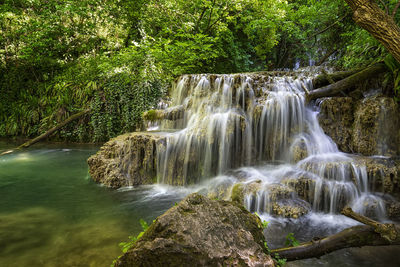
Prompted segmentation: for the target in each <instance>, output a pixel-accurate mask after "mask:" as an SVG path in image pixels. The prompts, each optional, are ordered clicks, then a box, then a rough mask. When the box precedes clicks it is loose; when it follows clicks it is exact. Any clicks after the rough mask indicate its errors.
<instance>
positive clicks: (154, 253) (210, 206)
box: [115, 194, 274, 266]
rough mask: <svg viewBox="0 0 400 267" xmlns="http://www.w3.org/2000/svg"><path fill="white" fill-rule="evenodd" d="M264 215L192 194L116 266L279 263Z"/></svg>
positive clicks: (161, 217)
mask: <svg viewBox="0 0 400 267" xmlns="http://www.w3.org/2000/svg"><path fill="white" fill-rule="evenodd" d="M263 243H264V235H263V231H262V226H261V222H260V220H259V218H258V217H257V216H256V215H253V214H251V213H249V212H248V211H246V210H245V209H244V208H243V207H240V206H239V205H235V204H232V203H231V202H226V201H215V200H210V199H208V198H206V197H203V196H201V195H199V194H191V195H189V196H188V197H186V198H185V199H184V200H183V201H181V202H180V203H179V205H177V206H174V207H172V208H171V209H169V210H168V211H167V212H166V213H165V214H164V215H162V216H160V217H159V218H157V219H156V221H155V222H154V223H153V224H152V225H151V226H150V227H149V229H148V230H147V231H146V232H145V233H144V235H143V236H142V237H141V238H140V239H139V240H138V241H137V242H136V243H135V244H134V245H133V247H132V248H130V249H129V250H128V252H127V253H125V254H124V255H123V256H122V257H121V258H120V259H119V260H118V261H117V263H116V264H115V266H274V262H273V260H272V259H271V257H270V256H269V255H267V254H265V252H266V249H265V248H264V246H263Z"/></svg>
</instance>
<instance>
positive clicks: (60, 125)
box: [17, 109, 90, 149]
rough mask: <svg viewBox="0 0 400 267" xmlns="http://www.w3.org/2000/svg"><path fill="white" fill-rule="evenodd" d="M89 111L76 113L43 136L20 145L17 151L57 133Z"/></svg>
mask: <svg viewBox="0 0 400 267" xmlns="http://www.w3.org/2000/svg"><path fill="white" fill-rule="evenodd" d="M89 111H90V109H86V110H84V111H81V112H78V113H76V114H74V115H72V116H70V117H68V119H66V120H65V121H63V122H61V123H59V124H57V125H56V126H54V127H53V128H51V129H50V130H48V131H47V132H45V133H44V134H42V135H40V136H38V137H36V138H34V139H31V140H29V141H28V142H26V143H23V144H22V145H20V146H19V147H18V148H17V149H22V148H27V147H30V146H31V145H33V144H35V143H37V142H39V141H40V140H43V139H45V138H46V137H48V136H49V135H51V134H52V133H54V132H56V131H58V130H59V129H61V128H62V127H64V126H65V125H67V124H69V123H70V122H72V121H74V120H76V119H79V118H80V117H82V116H83V115H85V114H87V113H89Z"/></svg>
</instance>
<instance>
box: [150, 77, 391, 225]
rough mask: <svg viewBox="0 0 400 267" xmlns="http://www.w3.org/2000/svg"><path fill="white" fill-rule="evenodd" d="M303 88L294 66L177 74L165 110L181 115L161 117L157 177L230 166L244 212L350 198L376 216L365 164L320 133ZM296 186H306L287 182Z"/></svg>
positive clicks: (191, 177)
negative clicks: (268, 71)
mask: <svg viewBox="0 0 400 267" xmlns="http://www.w3.org/2000/svg"><path fill="white" fill-rule="evenodd" d="M304 89H307V90H311V89H312V83H311V79H310V78H309V77H307V76H306V75H303V74H302V73H301V72H296V73H294V74H292V76H288V75H287V76H279V75H276V76H273V75H272V76H271V75H262V74H235V75H212V74H202V75H184V76H182V77H180V78H179V79H178V80H177V81H176V83H175V84H174V86H173V90H172V104H171V107H170V108H169V109H171V110H172V109H174V108H175V109H176V108H178V107H182V108H183V110H184V114H183V116H180V117H179V118H177V119H175V120H172V121H164V122H162V123H161V130H164V131H168V133H166V141H165V142H164V143H162V144H160V145H159V146H158V147H157V156H158V159H157V177H158V182H159V183H161V184H169V185H192V184H199V183H204V182H205V181H207V180H210V179H212V177H215V176H221V175H227V173H229V171H231V172H232V170H237V171H236V174H237V173H239V172H240V173H241V175H239V176H237V177H235V179H233V180H234V181H236V182H237V183H240V184H241V186H242V187H241V188H242V191H243V203H244V204H245V206H246V207H247V209H249V210H250V211H257V212H259V213H273V212H275V213H278V214H280V213H285V212H288V209H293V207H295V208H296V207H297V210H301V212H300V213H302V212H303V211H304V210H308V209H312V210H314V211H320V212H325V213H338V212H339V211H340V210H341V209H343V207H344V206H346V205H350V206H351V207H352V208H353V209H354V210H356V211H357V212H360V213H362V214H367V213H368V214H373V216H375V217H379V218H384V217H385V207H384V204H383V200H382V198H381V197H380V196H379V194H376V193H375V192H373V191H372V190H371V188H369V183H368V174H367V171H366V167H365V165H363V164H362V163H360V162H359V161H357V157H355V156H354V155H349V154H345V153H342V152H340V151H339V150H338V147H337V145H336V144H335V143H334V142H333V141H332V140H331V138H329V137H328V136H327V135H325V133H324V132H323V130H322V129H321V127H320V126H319V123H318V106H307V105H306V103H305V90H304ZM232 173H233V174H232V175H235V171H233V172H232ZM231 180H232V179H231ZM232 183H234V182H232ZM301 186H305V187H307V190H306V191H307V192H302V193H299V192H295V190H294V189H293V188H296V187H301ZM303 191H304V190H303ZM306 201H307V202H308V203H309V204H308V203H307V202H306ZM291 212H292V210H291Z"/></svg>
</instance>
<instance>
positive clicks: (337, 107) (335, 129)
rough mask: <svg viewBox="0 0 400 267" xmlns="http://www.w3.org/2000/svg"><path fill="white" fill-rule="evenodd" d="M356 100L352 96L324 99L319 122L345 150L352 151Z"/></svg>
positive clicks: (340, 147) (342, 149)
mask: <svg viewBox="0 0 400 267" xmlns="http://www.w3.org/2000/svg"><path fill="white" fill-rule="evenodd" d="M353 122H354V102H353V99H352V98H351V97H331V98H326V99H324V100H322V103H321V112H320V116H319V124H320V126H321V127H322V129H323V130H324V132H325V133H326V134H327V135H329V136H330V137H331V138H332V139H333V141H334V142H335V143H336V144H337V145H338V148H339V149H340V150H341V151H344V152H351V151H352V125H353Z"/></svg>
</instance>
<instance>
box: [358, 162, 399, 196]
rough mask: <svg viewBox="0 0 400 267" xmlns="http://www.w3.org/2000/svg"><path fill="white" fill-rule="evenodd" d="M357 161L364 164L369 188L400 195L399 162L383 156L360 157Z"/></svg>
mask: <svg viewBox="0 0 400 267" xmlns="http://www.w3.org/2000/svg"><path fill="white" fill-rule="evenodd" d="M358 161H359V162H360V163H361V164H363V165H365V166H366V169H367V173H368V178H369V179H368V180H369V185H368V187H369V189H370V190H372V191H375V192H381V193H389V194H392V195H394V196H396V195H397V196H399V195H400V172H399V166H400V164H399V162H398V161H396V160H394V159H392V158H383V157H382V158H381V157H360V158H359V159H358Z"/></svg>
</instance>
